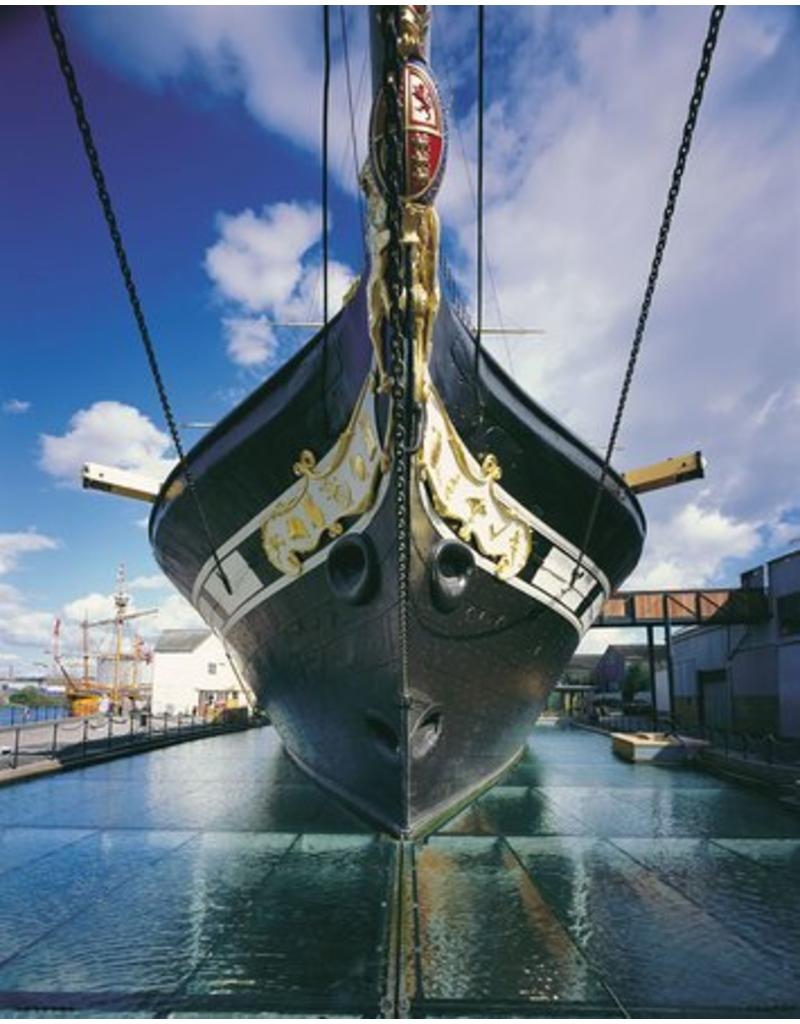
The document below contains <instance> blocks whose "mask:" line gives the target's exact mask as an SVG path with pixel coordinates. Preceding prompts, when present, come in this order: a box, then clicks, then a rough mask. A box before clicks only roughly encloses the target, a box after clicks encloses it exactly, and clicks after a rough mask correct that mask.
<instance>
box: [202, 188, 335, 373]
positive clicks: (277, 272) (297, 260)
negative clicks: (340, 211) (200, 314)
mask: <svg viewBox="0 0 800 1024" xmlns="http://www.w3.org/2000/svg"><path fill="white" fill-rule="evenodd" d="M320 216H321V211H320V208H319V207H318V206H315V205H314V204H303V203H275V204H273V205H272V206H265V207H264V209H263V210H262V211H261V213H260V214H258V215H256V214H255V213H253V211H252V210H243V211H242V212H241V213H239V214H236V215H229V214H220V215H219V217H218V218H217V223H218V226H219V229H220V238H219V240H218V241H217V242H215V243H214V245H212V246H211V247H210V248H209V249H208V251H207V252H206V258H205V267H206V271H207V272H208V275H209V277H210V278H211V280H212V281H213V282H214V285H215V287H216V291H217V294H218V295H219V297H220V298H221V299H222V300H223V302H225V303H226V304H227V308H228V309H229V310H231V311H232V312H233V313H235V314H236V315H230V316H226V317H224V318H223V321H222V325H223V330H224V332H225V336H226V342H227V351H228V355H229V356H230V358H231V360H232V361H233V362H234V363H236V365H238V366H242V367H245V368H256V367H269V366H270V365H271V364H272V363H274V362H275V361H276V359H277V356H278V349H279V342H278V337H277V335H276V333H275V329H274V326H273V325H274V323H275V322H278V323H291V322H305V321H308V320H309V319H313V318H319V317H321V315H322V306H323V296H322V291H323V280H322V272H321V269H320V267H319V264H318V263H317V262H315V260H313V259H312V258H311V250H312V249H313V248H314V247H315V246H316V245H317V243H318V242H319V240H320V235H321V231H322V224H321V221H320ZM352 278H353V274H352V272H351V271H350V270H349V269H348V268H347V267H346V266H344V265H343V264H341V263H338V262H337V261H336V260H329V261H328V315H329V316H333V315H334V313H336V312H337V311H338V309H339V307H340V306H341V304H342V299H343V297H344V293H345V291H346V290H347V288H348V287H349V286H350V284H351V282H352ZM243 314H244V315H243ZM253 314H262V315H260V316H254V315H253Z"/></svg>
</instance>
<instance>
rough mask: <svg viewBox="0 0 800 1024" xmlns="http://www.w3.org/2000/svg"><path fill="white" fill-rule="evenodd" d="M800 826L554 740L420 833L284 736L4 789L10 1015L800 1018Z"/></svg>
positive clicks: (145, 758) (541, 732) (783, 815)
mask: <svg viewBox="0 0 800 1024" xmlns="http://www.w3.org/2000/svg"><path fill="white" fill-rule="evenodd" d="M798 949H800V816H798V815H797V814H795V813H792V812H791V811H789V810H788V809H786V808H784V807H783V806H782V805H780V804H778V803H776V802H774V801H772V800H770V799H768V798H766V797H763V796H761V795H759V794H757V793H754V792H752V791H750V790H747V789H743V788H739V787H735V786H733V785H731V784H728V783H723V782H720V781H719V780H716V779H714V778H713V777H712V776H709V775H705V774H702V773H700V772H696V771H693V770H689V769H665V768H656V767H653V766H648V765H636V766H634V765H628V764H625V763H623V762H620V761H616V760H615V759H614V758H613V757H612V755H611V753H610V744H609V741H608V739H607V738H605V737H600V736H596V735H593V734H589V733H582V732H563V731H561V730H557V729H553V728H539V729H537V730H536V731H535V732H534V734H533V736H532V737H531V742H530V752H529V755H528V757H527V758H526V759H525V761H524V762H523V763H522V764H521V765H520V766H519V767H518V768H517V769H516V770H515V771H514V773H513V774H512V776H510V777H509V779H508V780H507V784H505V785H503V786H499V787H496V788H495V789H494V790H492V791H490V792H489V793H487V794H486V795H485V796H484V797H483V798H482V799H481V800H479V801H478V802H477V803H475V804H473V805H472V806H471V807H469V808H467V809H466V810H465V811H463V812H462V813H461V815H459V816H458V817H457V818H455V819H454V820H452V821H451V822H450V823H449V824H447V825H446V826H445V827H444V828H443V829H442V830H441V831H440V832H439V833H438V834H437V835H435V836H433V837H431V838H430V839H429V840H428V841H427V842H426V843H425V844H422V845H417V846H412V845H411V844H403V845H402V846H401V845H400V844H397V843H395V842H393V841H392V840H389V839H386V838H383V837H381V836H378V835H375V834H374V833H373V832H371V831H370V830H369V828H368V827H367V826H365V825H364V824H363V823H361V822H360V820H359V819H357V818H355V817H353V816H352V815H351V814H350V813H349V812H348V811H346V810H344V809H343V808H342V807H341V806H340V805H339V804H338V803H336V802H335V801H334V800H333V799H332V798H330V797H328V796H327V795H325V794H324V793H322V791H320V790H318V789H317V788H316V787H315V786H314V785H313V784H311V783H309V782H307V781H306V780H305V779H304V778H303V777H302V776H301V775H300V774H299V773H298V772H297V770H296V769H295V768H294V767H293V766H292V765H291V764H290V763H289V762H288V761H287V759H286V758H285V757H284V756H283V755H282V753H281V750H280V746H279V745H278V743H277V740H276V738H275V735H274V733H273V732H272V730H270V729H262V730H253V731H250V732H246V733H237V734H234V735H230V736H221V737H216V738H211V739H206V740H199V741H196V742H194V743H189V744H185V745H183V746H177V747H172V748H168V749H165V750H160V751H156V752H152V753H149V754H143V755H139V756H136V757H130V758H126V759H122V760H118V761H115V762H110V763H107V764H104V765H97V766H94V767H92V768H88V769H82V770H79V771H74V772H69V773H64V774H62V775H59V776H54V777H49V778H45V779H41V780H37V781H34V782H29V783H25V784H22V785H18V786H14V787H7V788H5V789H3V790H0V1013H5V1014H8V1013H13V1012H21V1013H26V1012H30V1011H32V1010H33V1009H34V1008H41V1009H45V1010H49V1011H50V1012H53V1011H56V1012H59V1013H64V1014H70V1013H71V1014H79V1013H80V1014H84V1015H85V1014H87V1013H101V1012H103V1011H106V1010H108V1011H110V1012H115V1013H125V1014H133V1015H142V1016H148V1015H151V1014H154V1013H157V1014H159V1015H169V1014H181V1013H189V1014H191V1013H215V1014H222V1015H225V1014H230V1013H246V1012H248V1011H250V1012H256V1013H259V1012H260V1013H278V1012H280V1011H285V1012H287V1013H310V1014H363V1015H367V1016H373V1017H374V1016H377V1015H380V1014H384V1015H394V1014H395V1013H401V1014H402V1013H407V1014H410V1015H416V1016H425V1015H431V1016H446V1015H448V1014H467V1013H471V1014H481V1013H485V1014H488V1015H495V1016H497V1015H504V1014H508V1015H517V1016H519V1015H528V1016H530V1015H536V1014H542V1015H554V1014H558V1013H563V1014H567V1015H575V1014H583V1013H589V1014H595V1015H608V1016H624V1015H625V1014H631V1015H653V1014H685V1015H688V1014H692V1013H700V1014H703V1013H706V1014H714V1015H719V1014H722V1015H726V1014H728V1013H729V1014H731V1015H741V1014H743V1013H744V1014H746V1013H757V1012H766V1013H771V1014H779V1013H792V1012H793V1011H794V1012H796V1011H797V1009H798V1007H800V957H798V954H797V951H798Z"/></svg>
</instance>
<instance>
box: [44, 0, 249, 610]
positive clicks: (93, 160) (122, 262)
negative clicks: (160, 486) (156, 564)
mask: <svg viewBox="0 0 800 1024" xmlns="http://www.w3.org/2000/svg"><path fill="white" fill-rule="evenodd" d="M44 11H45V15H46V17H47V24H48V26H49V29H50V37H51V39H52V40H53V45H54V46H55V49H56V53H57V55H58V63H59V67H60V68H61V74H62V75H63V77H64V82H65V84H66V86H67V93H68V95H69V99H70V102H71V103H72V108H73V110H74V111H75V118H76V120H77V123H78V130H79V132H80V135H81V139H82V141H83V148H84V151H85V153H86V158H87V159H88V161H89V168H90V170H91V173H92V178H93V179H94V183H95V187H96V189H97V198H98V199H99V200H100V206H101V207H102V210H103V215H104V217H105V220H106V224H107V226H108V230H109V234H110V236H111V242H112V244H113V246H114V252H115V254H116V257H117V263H118V264H119V269H120V272H121V274H122V279H123V282H124V284H125V291H126V292H127V293H128V299H129V301H130V304H131V309H132V311H133V316H134V319H135V320H136V325H137V327H138V328H139V336H140V338H141V340H142V344H143V346H144V350H145V355H146V356H147V362H148V365H149V367H150V373H151V375H152V377H153V381H154V383H155V386H156V390H157V391H158V397H159V401H160V402H161V410H162V412H163V414H164V419H165V420H166V422H167V426H168V428H169V432H170V436H171V438H172V443H173V445H174V446H175V451H176V453H177V455H178V462H179V464H180V468H181V472H182V473H183V475H184V477H185V479H186V486H187V488H188V490H189V493H190V494H191V496H192V499H193V501H194V504H195V508H196V509H197V515H198V517H199V519H200V524H201V526H202V529H203V533H204V534H205V538H206V541H207V543H208V547H209V549H210V551H211V555H212V557H213V559H214V564H215V566H216V570H217V573H218V574H219V577H220V579H221V580H222V583H223V585H224V587H225V589H226V590H227V591H228V593H229V594H232V593H233V590H232V588H231V584H230V581H229V580H228V577H227V575H226V573H225V570H224V569H223V567H222V563H221V561H220V559H219V555H218V553H217V546H216V544H215V543H214V539H213V537H212V535H211V529H210V527H209V524H208V520H207V519H206V515H205V511H204V509H203V506H202V504H201V503H200V497H199V495H198V493H197V490H196V488H195V483H194V477H193V475H192V474H191V473H190V471H189V467H188V465H187V464H186V455H185V454H184V450H183V445H182V444H181V439H180V434H179V433H178V426H177V422H176V420H175V417H174V416H173V413H172V408H171V406H170V403H169V398H168V397H167V390H166V387H165V385H164V381H163V378H162V376H161V370H160V368H159V365H158V360H157V359H156V353H155V348H154V346H153V342H152V340H151V338H150V331H149V329H148V326H147V321H146V320H145V316H144V311H143V309H142V305H141V302H140V300H139V293H138V291H137V289H136V285H135V283H134V280H133V273H132V271H131V267H130V263H129V261H128V256H127V253H126V251H125V246H124V244H123V241H122V234H121V232H120V229H119V224H118V222H117V217H116V214H115V213H114V207H113V205H112V203H111V196H110V194H109V191H108V187H107V185H106V178H105V174H104V173H103V169H102V167H101V165H100V155H99V153H98V152H97V147H96V146H95V143H94V137H93V135H92V129H91V126H90V125H89V120H88V118H87V116H86V109H85V106H84V102H83V97H82V96H81V93H80V90H79V88H78V80H77V77H76V75H75V69H74V67H73V66H72V61H71V60H70V58H69V53H68V50H67V43H66V40H65V38H64V33H63V32H62V31H61V26H60V24H59V21H58V15H57V13H56V9H55V7H45V8H44Z"/></svg>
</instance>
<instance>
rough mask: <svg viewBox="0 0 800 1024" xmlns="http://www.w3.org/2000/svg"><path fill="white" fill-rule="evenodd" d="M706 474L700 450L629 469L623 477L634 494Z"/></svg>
mask: <svg viewBox="0 0 800 1024" xmlns="http://www.w3.org/2000/svg"><path fill="white" fill-rule="evenodd" d="M704 476H705V464H704V461H703V456H702V455H701V453H700V452H689V453H688V454H687V455H676V456H675V457H674V458H671V459H664V460H663V461H662V462H654V463H653V464H652V465H650V466H642V467H641V468H639V469H629V470H628V472H627V473H623V474H622V479H623V480H624V481H625V483H626V484H627V485H628V487H630V489H631V490H632V491H633V492H634V494H644V493H646V492H647V491H658V490H660V489H661V488H662V487H673V486H674V485H675V484H682V483H686V481H688V480H702V478H703V477H704Z"/></svg>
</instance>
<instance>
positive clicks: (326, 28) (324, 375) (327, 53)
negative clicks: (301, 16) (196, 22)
mask: <svg viewBox="0 0 800 1024" xmlns="http://www.w3.org/2000/svg"><path fill="white" fill-rule="evenodd" d="M322 35H323V50H324V57H323V75H322V323H323V327H322V372H321V373H320V386H321V389H322V393H321V395H320V407H321V409H322V417H323V421H324V423H325V425H326V427H327V426H328V403H327V401H326V397H327V384H328V114H329V108H330V93H331V25H330V13H329V9H328V5H327V4H323V5H322Z"/></svg>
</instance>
